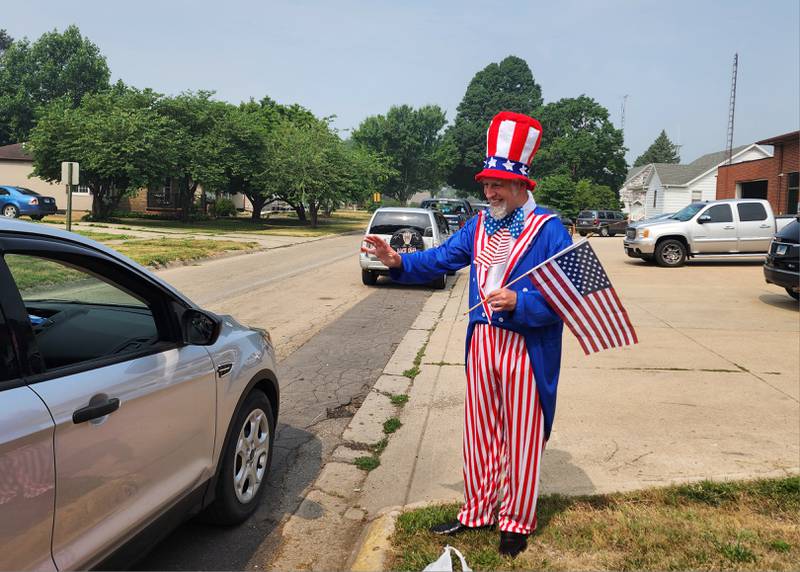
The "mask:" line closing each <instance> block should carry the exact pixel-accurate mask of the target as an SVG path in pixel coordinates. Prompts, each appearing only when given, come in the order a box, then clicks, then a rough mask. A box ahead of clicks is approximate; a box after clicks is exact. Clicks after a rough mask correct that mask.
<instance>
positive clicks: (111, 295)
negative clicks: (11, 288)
mask: <svg viewBox="0 0 800 572" xmlns="http://www.w3.org/2000/svg"><path fill="white" fill-rule="evenodd" d="M4 258H5V262H6V265H7V266H8V269H9V270H10V271H11V275H12V276H13V278H14V281H15V282H16V285H17V288H18V289H19V292H20V295H21V297H22V301H23V303H24V304H25V308H26V310H27V312H28V319H29V321H30V325H31V327H32V328H33V332H34V335H35V338H36V345H37V346H38V349H39V351H40V353H41V355H42V357H43V358H44V362H45V367H46V369H47V370H53V369H57V368H61V367H66V366H72V365H77V364H80V363H82V362H86V361H90V360H95V359H99V358H108V357H115V356H124V355H125V354H129V353H134V352H139V351H142V350H144V349H147V348H148V347H149V346H152V345H154V344H156V343H157V342H158V341H159V334H158V328H157V327H156V322H155V319H154V318H153V313H152V311H151V309H150V308H149V307H148V305H147V304H146V303H145V302H144V301H143V300H141V299H140V298H139V297H137V296H134V295H132V294H131V293H129V292H127V291H125V290H123V289H122V288H120V287H118V286H116V285H114V284H111V283H110V282H107V281H105V280H102V279H100V278H98V277H97V276H96V275H95V274H93V273H92V272H90V271H89V270H86V269H84V268H80V267H77V266H72V265H67V264H66V263H64V262H61V261H56V260H51V259H47V258H42V257H39V256H32V255H28V254H6V255H5V257H4Z"/></svg>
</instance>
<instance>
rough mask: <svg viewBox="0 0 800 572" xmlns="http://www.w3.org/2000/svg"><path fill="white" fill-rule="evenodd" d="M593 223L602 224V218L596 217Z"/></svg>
mask: <svg viewBox="0 0 800 572" xmlns="http://www.w3.org/2000/svg"><path fill="white" fill-rule="evenodd" d="M592 224H600V219H594V222H593V223H592Z"/></svg>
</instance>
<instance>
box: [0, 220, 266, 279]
mask: <svg viewBox="0 0 800 572" xmlns="http://www.w3.org/2000/svg"><path fill="white" fill-rule="evenodd" d="M81 234H82V235H84V236H89V237H90V238H92V239H94V240H98V241H99V242H105V241H107V240H114V241H117V242H114V243H113V244H112V245H111V246H112V248H114V249H115V250H117V251H119V252H121V253H122V254H124V255H126V256H127V257H129V258H132V259H133V260H135V261H136V262H138V263H139V264H142V265H144V266H161V265H164V264H167V263H169V262H174V261H183V262H189V261H193V260H200V259H202V258H208V257H210V256H214V255H216V254H222V253H226V252H234V251H247V250H253V249H255V248H258V243H257V242H237V241H232V240H212V239H208V240H206V239H175V238H157V239H135V240H124V239H125V238H129V237H125V236H124V235H118V234H110V233H97V232H81ZM121 236H122V237H123V241H122V242H118V241H119V240H120V237H121ZM5 259H6V262H7V263H8V266H9V268H10V269H11V274H12V275H13V276H14V280H15V281H16V282H17V286H18V287H19V289H20V290H22V291H27V290H30V289H36V290H37V291H42V290H43V289H47V288H50V287H53V286H62V285H64V284H66V283H68V282H76V283H77V282H80V281H82V280H85V279H86V278H87V276H86V275H85V274H84V273H82V272H78V271H75V270H72V269H71V268H68V267H66V266H63V265H62V264H59V263H56V262H52V261H49V260H44V259H39V258H36V257H33V256H20V255H15V254H9V255H6V257H5Z"/></svg>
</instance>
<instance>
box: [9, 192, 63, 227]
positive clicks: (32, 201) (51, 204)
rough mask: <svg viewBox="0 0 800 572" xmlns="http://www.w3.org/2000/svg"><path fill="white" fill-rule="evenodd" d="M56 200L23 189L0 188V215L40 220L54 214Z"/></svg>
mask: <svg viewBox="0 0 800 572" xmlns="http://www.w3.org/2000/svg"><path fill="white" fill-rule="evenodd" d="M56 210H57V207H56V200H55V199H54V198H53V197H45V196H42V195H40V194H39V193H37V192H36V191H32V190H30V189H26V188H25V187H12V186H8V185H2V186H0V213H2V215H3V216H4V217H7V218H17V217H19V216H21V215H25V216H29V217H31V218H32V219H33V220H42V219H43V218H44V217H45V216H47V215H51V214H55V213H56Z"/></svg>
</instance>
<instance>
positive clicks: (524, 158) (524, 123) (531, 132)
mask: <svg viewBox="0 0 800 572" xmlns="http://www.w3.org/2000/svg"><path fill="white" fill-rule="evenodd" d="M541 142H542V125H541V123H539V122H538V121H537V120H535V119H534V118H533V117H528V116H527V115H523V114H522V113H513V112H511V111H501V112H500V113H498V114H497V115H495V116H494V118H493V119H492V122H491V124H490V125H489V130H488V131H487V132H486V160H485V161H484V162H483V171H481V172H480V173H478V174H477V175H475V180H476V181H480V180H482V179H489V178H494V179H515V180H518V181H523V182H524V183H525V184H526V185H527V186H528V188H529V189H533V188H534V187H535V186H536V182H535V181H532V180H530V179H529V178H528V169H530V165H531V160H532V159H533V156H534V155H536V151H538V150H539V144H540V143H541Z"/></svg>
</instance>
